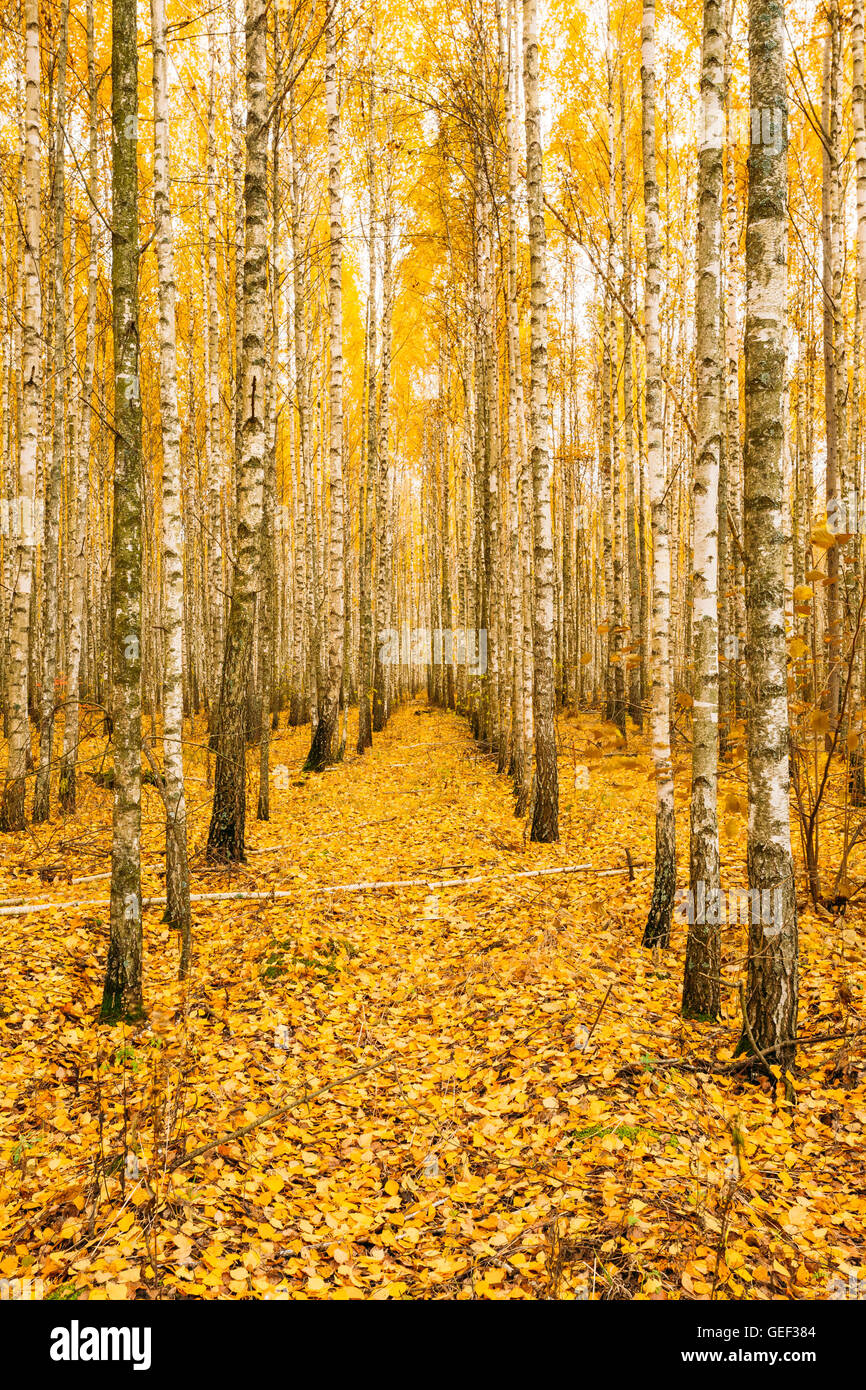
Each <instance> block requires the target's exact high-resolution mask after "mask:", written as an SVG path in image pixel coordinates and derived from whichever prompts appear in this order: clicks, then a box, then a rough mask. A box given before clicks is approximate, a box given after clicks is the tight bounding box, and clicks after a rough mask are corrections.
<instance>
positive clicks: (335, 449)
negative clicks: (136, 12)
mask: <svg viewBox="0 0 866 1390" xmlns="http://www.w3.org/2000/svg"><path fill="white" fill-rule="evenodd" d="M325 44H326V52H325V103H326V109H327V120H328V217H329V224H328V225H329V245H330V274H329V281H328V324H329V334H330V350H331V364H330V388H329V389H330V405H331V421H330V438H329V442H328V468H329V474H330V508H331V515H330V536H329V553H328V575H327V583H328V673H327V685H326V688H325V698H324V700H323V702H322V708H321V711H320V714H319V722H318V724H317V726H316V729H315V732H314V734H313V741H312V745H311V747H310V752H309V755H308V757H307V762H306V766H307V767H308V768H311V769H319V768H322V767H325V766H326V765H327V764H328V763H333V762H336V761H337V759H338V758H339V757H340V756H341V753H342V748H341V740H340V737H339V721H340V695H341V691H342V688H343V675H344V671H343V668H344V661H345V651H346V642H345V635H346V634H345V627H346V622H345V573H344V571H345V563H344V553H343V537H344V523H343V290H342V278H343V199H342V187H341V162H340V108H339V103H338V96H337V32H336V15H335V10H334V7H333V6H332V7H331V9H330V10H329V11H328V17H327V29H326V38H325Z"/></svg>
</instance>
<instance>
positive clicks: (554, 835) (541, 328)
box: [523, 0, 559, 842]
mask: <svg viewBox="0 0 866 1390" xmlns="http://www.w3.org/2000/svg"><path fill="white" fill-rule="evenodd" d="M523 80H524V86H525V98H526V186H527V192H528V195H529V255H530V274H531V282H532V290H531V295H532V298H531V303H532V314H531V321H530V335H531V344H532V398H531V400H532V404H531V426H530V428H531V433H532V445H531V458H532V485H533V499H534V516H535V530H534V542H535V631H534V642H533V654H534V664H535V696H534V709H533V714H534V724H535V792H534V804H533V809H532V830H531V832H530V838H531V839H533V840H540V841H544V842H549V841H551V840H558V839H559V772H558V768H557V765H556V714H555V708H554V676H553V647H554V624H553V617H554V615H553V525H552V519H551V510H550V420H549V416H548V403H547V236H546V232H545V227H544V185H543V168H542V149H541V110H540V104H539V93H538V15H537V6H536V0H523Z"/></svg>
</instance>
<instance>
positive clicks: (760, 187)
mask: <svg viewBox="0 0 866 1390" xmlns="http://www.w3.org/2000/svg"><path fill="white" fill-rule="evenodd" d="M749 92H750V106H751V111H752V122H751V137H752V143H751V153H750V157H749V190H748V206H747V211H746V329H745V356H746V378H745V403H746V428H745V439H744V468H745V509H746V516H745V521H746V525H745V548H746V553H747V556H748V566H747V569H746V624H747V627H746V632H747V658H748V668H749V697H750V707H749V729H748V763H749V834H748V851H747V867H748V874H749V886H750V888H751V889H752V890H753V891H754V892H758V893H761V894H762V895H765V899H764V901H767V900H768V901H769V904H770V905H771V907H772V911H771V912H770V913H766V912H761V913H755V912H753V913H752V922H751V924H750V927H749V960H748V978H747V982H746V995H745V1009H746V1017H745V1020H744V1032H743V1038H742V1040H741V1043H740V1048H741V1050H744V1051H747V1052H752V1051H755V1050H757V1051H759V1052H761V1053H762V1054H763V1056H764V1057H765V1058H766V1057H768V1056H769V1057H771V1058H772V1059H773V1060H774V1061H775V1062H776V1063H778V1064H780V1065H782V1066H788V1065H790V1063H791V1062H792V1061H793V1057H794V1042H793V1039H794V1038H795V1036H796V1032H797V994H798V974H797V901H796V893H795V888H794V865H793V860H792V858H791V839H790V823H789V813H788V777H789V773H788V756H789V743H788V698H787V664H786V663H787V651H786V647H785V588H784V573H785V571H784V542H783V534H784V532H783V520H782V486H783V460H782V454H783V397H784V386H785V358H786V347H785V318H786V311H787V287H788V275H787V252H788V159H787V150H788V128H787V122H788V107H787V94H786V88H785V11H784V4H783V2H782V0H750V5H749ZM768 917H769V918H770V919H771V920H770V921H767V920H766V918H768ZM756 918H757V919H758V920H757V921H756V920H755V919H756ZM761 918H764V919H765V920H764V921H763V922H762V921H761V920H760V919H761Z"/></svg>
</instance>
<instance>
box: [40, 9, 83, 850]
mask: <svg viewBox="0 0 866 1390" xmlns="http://www.w3.org/2000/svg"><path fill="white" fill-rule="evenodd" d="M68 48H69V0H63V2H62V4H61V7H60V32H59V34H58V36H57V94H56V107H55V111H54V130H53V139H54V179H53V187H52V189H51V202H52V205H53V206H52V211H53V214H54V216H53V247H52V250H53V266H52V273H53V276H54V325H53V327H54V344H53V353H52V356H53V367H54V372H53V375H54V383H53V397H54V402H53V404H54V421H53V430H52V439H51V467H50V469H49V471H48V474H47V477H46V480H45V530H44V540H43V546H42V596H43V602H42V644H43V645H42V680H41V687H42V688H41V691H40V697H41V698H40V704H41V709H40V718H39V767H38V770H37V773H36V786H35V788H34V792H33V820H34V823H39V822H42V821H47V820H48V818H49V814H50V790H51V765H52V753H53V751H54V710H55V700H56V695H55V685H54V682H55V676H56V672H57V614H58V609H59V597H58V595H59V588H60V584H59V580H60V575H59V560H60V493H61V490H62V487H63V464H64V458H65V452H66V290H65V286H64V276H63V261H64V253H65V223H66V58H67V53H68ZM71 273H73V274H74V268H72V271H71Z"/></svg>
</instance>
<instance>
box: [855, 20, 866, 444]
mask: <svg viewBox="0 0 866 1390" xmlns="http://www.w3.org/2000/svg"><path fill="white" fill-rule="evenodd" d="M851 54H852V59H853V79H854V80H853V101H852V108H853V111H852V114H853V117H854V152H855V155H856V159H857V294H858V301H859V310H860V316H861V338H862V341H863V342H864V343H866V90H864V83H866V76H864V61H863V0H854V11H853V17H852V21H851ZM858 369H859V361H858V363H857V367H856V368H855V370H858ZM855 457H856V451H855Z"/></svg>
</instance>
